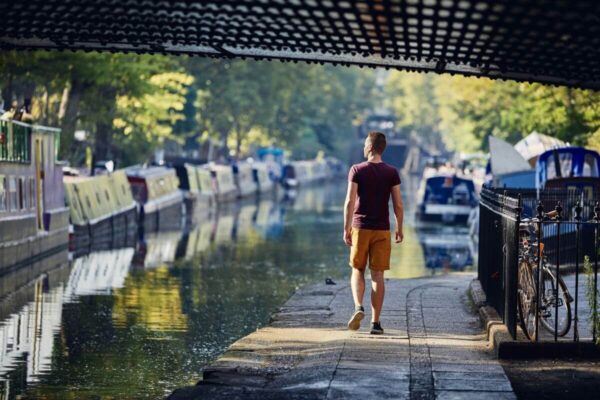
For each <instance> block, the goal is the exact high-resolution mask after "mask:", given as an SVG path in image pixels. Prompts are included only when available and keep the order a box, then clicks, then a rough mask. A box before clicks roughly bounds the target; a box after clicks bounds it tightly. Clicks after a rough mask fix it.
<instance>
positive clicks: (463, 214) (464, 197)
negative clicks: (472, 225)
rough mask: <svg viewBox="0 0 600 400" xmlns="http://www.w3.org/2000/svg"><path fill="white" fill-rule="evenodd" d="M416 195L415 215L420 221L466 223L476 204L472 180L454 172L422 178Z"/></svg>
mask: <svg viewBox="0 0 600 400" xmlns="http://www.w3.org/2000/svg"><path fill="white" fill-rule="evenodd" d="M418 195H419V198H420V203H419V206H418V209H417V217H418V218H419V219H420V220H422V221H440V222H449V223H466V222H467V219H468V217H469V214H470V212H471V209H472V208H474V207H475V206H476V205H477V197H476V194H475V185H474V184H473V181H472V180H471V179H468V178H461V177H458V176H456V175H454V174H446V175H433V176H430V177H428V178H426V179H424V180H423V182H422V183H421V188H420V189H419V194H418Z"/></svg>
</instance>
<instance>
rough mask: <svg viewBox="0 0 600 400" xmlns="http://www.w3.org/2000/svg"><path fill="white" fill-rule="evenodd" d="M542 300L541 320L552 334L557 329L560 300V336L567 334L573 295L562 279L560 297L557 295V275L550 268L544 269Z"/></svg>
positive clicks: (559, 288) (569, 327)
mask: <svg viewBox="0 0 600 400" xmlns="http://www.w3.org/2000/svg"><path fill="white" fill-rule="evenodd" d="M541 292H542V300H541V304H542V305H541V307H540V314H541V316H542V318H541V319H540V322H541V323H542V326H543V327H544V328H546V330H547V331H549V332H550V333H551V334H552V335H554V330H555V315H556V302H557V301H558V329H557V331H558V336H565V335H566V334H567V333H568V332H569V329H571V301H572V298H571V295H570V294H569V291H568V290H567V285H566V284H565V282H564V281H563V280H562V277H561V278H560V279H559V280H558V298H557V297H556V276H555V275H554V273H553V272H552V271H551V270H550V269H549V268H548V267H544V269H543V270H542V290H541Z"/></svg>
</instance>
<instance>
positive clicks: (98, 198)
mask: <svg viewBox="0 0 600 400" xmlns="http://www.w3.org/2000/svg"><path fill="white" fill-rule="evenodd" d="M96 200H98V204H101V203H102V201H101V200H100V195H99V194H98V192H96Z"/></svg>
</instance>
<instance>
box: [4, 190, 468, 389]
mask: <svg viewBox="0 0 600 400" xmlns="http://www.w3.org/2000/svg"><path fill="white" fill-rule="evenodd" d="M344 191H345V183H344V182H337V183H333V184H327V185H322V186H319V187H314V188H303V189H302V190H300V191H299V192H298V193H297V195H296V196H295V197H294V198H287V197H282V196H280V197H279V198H277V199H264V200H261V201H251V202H244V203H240V204H233V205H231V206H230V207H228V208H227V209H224V210H221V211H220V212H219V213H215V215H212V216H210V217H209V218H206V219H205V220H204V221H203V222H202V223H200V224H198V225H197V226H196V227H195V228H193V229H191V230H190V231H189V232H187V233H184V232H161V233H159V234H156V235H151V236H149V237H147V238H146V239H145V243H143V244H139V245H137V246H136V248H133V247H132V248H123V249H114V250H107V251H99V252H94V253H92V254H88V255H86V256H83V257H79V258H77V259H75V260H71V261H68V262H67V261H62V260H61V258H60V255H57V256H55V257H54V258H53V259H52V260H49V261H46V262H45V264H44V263H38V264H36V265H34V266H31V267H30V268H26V269H24V270H22V271H20V272H19V274H20V275H19V276H17V277H12V278H11V277H4V278H3V279H2V281H3V284H2V291H3V292H2V297H1V298H0V318H1V322H0V399H88V398H89V399H130V398H131V399H138V398H139V399H157V398H163V397H164V396H165V395H167V394H168V393H170V392H171V391H172V390H174V389H175V388H177V387H180V386H185V385H191V384H194V383H196V382H197V381H198V380H199V379H201V370H202V368H203V367H205V366H206V365H207V364H209V363H210V362H211V361H213V360H214V359H215V358H217V357H218V356H219V355H220V354H221V353H222V352H223V351H225V349H226V348H227V347H228V346H229V345H230V344H231V343H232V342H234V341H235V340H237V339H239V338H240V337H243V336H245V335H247V334H249V333H250V332H252V331H254V330H256V329H257V328H259V327H261V326H264V325H265V324H267V323H268V322H269V316H270V315H271V313H272V312H274V311H275V310H276V309H277V307H278V306H280V305H281V304H283V303H284V302H285V301H286V300H287V299H288V298H289V297H290V296H291V294H292V293H293V292H294V291H295V290H296V289H297V288H299V287H300V286H302V285H305V284H308V283H313V282H318V281H325V279H326V278H331V279H333V280H334V281H343V280H346V279H347V278H348V271H349V269H348V268H349V267H348V265H347V259H348V248H347V247H346V246H345V245H344V244H343V242H342V229H341V228H342V202H343V197H344V194H345V193H344ZM472 265H473V248H472V244H471V243H470V241H469V237H468V234H467V231H466V228H451V227H450V228H449V227H440V226H428V227H415V224H414V223H413V222H412V218H411V216H410V215H408V216H407V226H406V227H405V243H404V244H403V245H401V246H395V247H394V249H393V253H392V270H391V271H390V273H389V274H388V277H390V278H413V277H420V276H426V275H432V274H436V273H444V272H446V271H452V270H465V269H471V268H472Z"/></svg>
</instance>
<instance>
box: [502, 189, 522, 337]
mask: <svg viewBox="0 0 600 400" xmlns="http://www.w3.org/2000/svg"><path fill="white" fill-rule="evenodd" d="M522 209H523V203H522V199H521V194H520V193H519V195H518V202H517V209H516V210H515V226H514V229H513V232H512V235H513V236H512V243H510V244H509V245H510V246H511V247H512V249H510V248H509V251H508V252H507V258H508V259H507V267H508V268H507V271H506V272H507V285H506V286H507V291H506V292H505V293H506V294H505V295H506V297H507V299H506V303H505V304H506V305H505V313H506V320H507V322H508V327H509V333H510V335H511V336H512V338H513V339H516V338H517V292H518V288H519V285H518V282H519V226H520V225H521V211H522ZM507 244H508V243H507Z"/></svg>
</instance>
